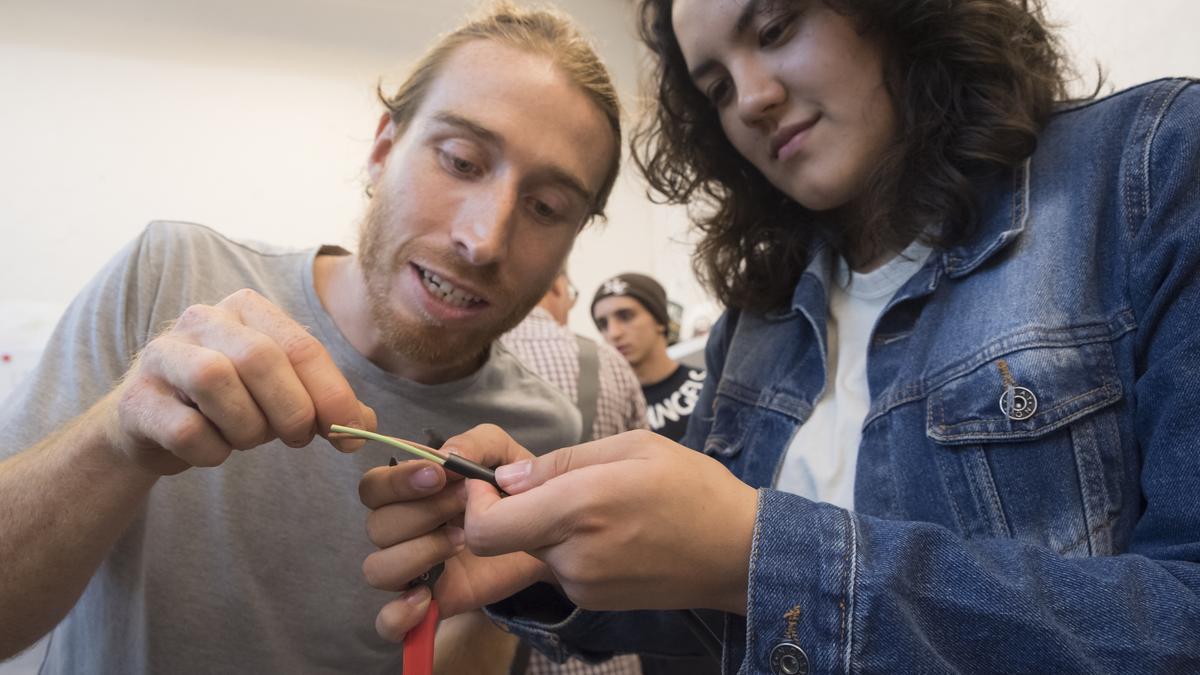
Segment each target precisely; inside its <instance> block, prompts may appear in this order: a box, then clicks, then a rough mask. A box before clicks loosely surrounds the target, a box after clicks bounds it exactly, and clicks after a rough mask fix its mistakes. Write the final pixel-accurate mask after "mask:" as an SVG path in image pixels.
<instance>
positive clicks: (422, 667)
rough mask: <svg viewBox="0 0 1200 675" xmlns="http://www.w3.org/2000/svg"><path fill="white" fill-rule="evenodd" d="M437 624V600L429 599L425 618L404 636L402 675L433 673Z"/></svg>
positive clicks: (427, 674)
mask: <svg viewBox="0 0 1200 675" xmlns="http://www.w3.org/2000/svg"><path fill="white" fill-rule="evenodd" d="M437 624H438V604H437V600H430V601H429V611H427V612H425V618H424V619H421V623H419V624H417V626H416V628H413V629H412V630H410V631H408V635H405V636H404V675H433V636H434V634H435V633H437Z"/></svg>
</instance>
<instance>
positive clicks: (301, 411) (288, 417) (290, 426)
mask: <svg viewBox="0 0 1200 675" xmlns="http://www.w3.org/2000/svg"><path fill="white" fill-rule="evenodd" d="M316 418H317V415H316V410H315V409H314V408H313V406H312V403H311V402H309V401H305V402H301V403H297V404H296V405H295V407H294V408H293V409H291V410H288V411H285V412H283V413H282V414H281V415H280V416H279V422H278V424H279V429H277V431H278V432H279V435H280V436H281V437H283V438H286V439H288V440H299V437H300V436H302V435H305V434H311V433H312V431H313V428H314V426H315V423H316Z"/></svg>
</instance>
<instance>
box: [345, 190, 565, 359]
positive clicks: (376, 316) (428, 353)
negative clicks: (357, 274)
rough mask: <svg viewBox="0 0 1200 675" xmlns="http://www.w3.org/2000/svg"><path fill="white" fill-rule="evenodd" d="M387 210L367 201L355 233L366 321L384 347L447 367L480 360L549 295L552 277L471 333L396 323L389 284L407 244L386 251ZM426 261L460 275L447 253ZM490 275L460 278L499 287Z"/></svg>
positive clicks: (404, 261) (433, 254)
mask: <svg viewBox="0 0 1200 675" xmlns="http://www.w3.org/2000/svg"><path fill="white" fill-rule="evenodd" d="M391 211H392V210H391V209H390V204H388V203H387V202H386V200H385V199H384V198H383V197H382V195H378V194H377V195H376V196H375V197H374V198H372V199H371V203H370V205H369V206H368V208H367V213H366V215H365V216H364V218H363V223H362V225H361V227H360V228H359V238H358V256H359V267H360V269H361V272H362V275H363V282H364V283H365V285H366V288H367V302H368V305H369V307H370V310H371V318H372V320H373V321H374V324H375V328H376V330H378V331H379V335H380V338H381V339H382V341H383V343H384V345H385V346H386V347H387V348H388V349H389V350H390V351H392V352H395V353H397V354H400V355H402V356H404V357H405V358H407V359H409V360H411V361H413V362H415V363H421V364H426V365H438V366H449V365H454V364H456V363H467V362H470V361H472V360H479V359H481V358H482V357H483V355H484V353H485V351H486V350H487V349H488V348H489V347H490V346H491V344H492V342H494V341H495V340H496V338H498V337H500V336H501V335H503V334H504V333H506V332H508V331H509V330H511V329H512V328H513V327H514V326H516V325H517V324H518V323H520V322H521V320H522V319H524V318H525V316H526V315H527V314H528V313H529V311H530V310H531V309H533V306H534V305H536V304H537V303H538V301H539V300H540V299H541V298H542V296H543V295H545V293H546V291H548V290H549V287H550V282H553V278H551V279H550V282H547V284H546V288H545V289H540V291H539V290H538V289H534V291H535V292H536V294H533V295H531V296H530V297H526V298H522V299H521V300H520V301H519V302H517V303H516V304H515V305H514V306H513V309H512V311H510V312H509V313H508V314H506V315H505V316H504V318H503V320H501V321H498V322H493V324H492V325H491V326H478V327H476V330H473V331H471V332H464V331H451V330H449V329H447V328H443V327H440V326H437V325H434V324H433V323H432V321H429V322H422V321H419V320H418V321H415V322H414V321H411V320H405V319H401V318H400V317H399V316H397V314H396V313H395V312H394V311H393V310H392V307H391V303H390V300H391V294H390V290H391V281H392V279H394V278H396V276H397V275H398V274H402V273H407V270H406V269H401V268H403V267H404V266H406V265H407V264H408V263H407V260H408V258H409V257H408V256H407V255H404V252H405V248H406V247H409V246H410V245H411V242H407V243H405V244H403V245H401V247H400V248H399V249H398V250H395V251H389V250H388V248H389V247H388V239H387V237H386V231H387V227H388V225H387V223H388V222H389V221H390V220H392V219H393V218H394V216H393V215H392V213H391ZM429 257H430V258H431V259H432V260H433V261H436V262H437V263H438V264H440V265H443V266H444V270H445V271H448V272H454V273H458V272H460V271H461V267H462V265H461V263H460V262H457V261H453V260H447V259H446V254H438V252H431V255H430V256H429ZM492 272H493V273H491V274H488V273H487V272H483V273H480V272H474V273H463V274H459V277H460V278H464V279H471V280H472V281H475V282H476V283H478V284H479V285H480V287H482V288H492V289H496V288H500V285H499V282H498V280H496V278H495V277H496V275H495V274H494V270H493V271H492ZM418 313H420V312H419V311H418Z"/></svg>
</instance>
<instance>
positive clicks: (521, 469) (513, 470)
mask: <svg viewBox="0 0 1200 675" xmlns="http://www.w3.org/2000/svg"><path fill="white" fill-rule="evenodd" d="M532 471H533V460H531V459H525V460H521V461H520V462H517V463H516V464H505V465H504V466H498V467H496V480H497V481H500V482H503V483H515V482H517V481H519V480H521V479H522V478H524V477H526V476H528V475H529V474H530V472H532Z"/></svg>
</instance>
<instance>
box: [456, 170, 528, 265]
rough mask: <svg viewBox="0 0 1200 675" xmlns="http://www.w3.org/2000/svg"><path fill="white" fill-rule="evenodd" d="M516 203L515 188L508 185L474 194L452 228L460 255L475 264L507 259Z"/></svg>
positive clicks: (486, 263)
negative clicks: (512, 188)
mask: <svg viewBox="0 0 1200 675" xmlns="http://www.w3.org/2000/svg"><path fill="white" fill-rule="evenodd" d="M480 187H481V188H482V187H483V186H480ZM516 204H517V198H516V195H515V191H514V190H511V189H509V187H508V186H504V185H497V186H493V187H492V189H491V190H487V191H484V190H482V189H480V190H479V192H477V193H475V194H473V195H472V196H471V197H470V198H469V199H468V200H467V203H466V204H465V208H463V209H461V210H460V212H459V214H458V218H457V219H456V221H455V224H454V227H453V229H452V232H451V236H452V238H453V241H454V248H455V249H456V250H457V251H458V253H459V255H461V256H462V257H463V259H464V260H466V261H467V262H469V263H470V264H472V265H490V264H493V263H496V262H499V261H501V260H503V259H504V258H505V256H507V255H508V244H509V238H510V236H511V235H512V229H513V218H514V215H515V212H516Z"/></svg>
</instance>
